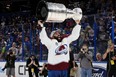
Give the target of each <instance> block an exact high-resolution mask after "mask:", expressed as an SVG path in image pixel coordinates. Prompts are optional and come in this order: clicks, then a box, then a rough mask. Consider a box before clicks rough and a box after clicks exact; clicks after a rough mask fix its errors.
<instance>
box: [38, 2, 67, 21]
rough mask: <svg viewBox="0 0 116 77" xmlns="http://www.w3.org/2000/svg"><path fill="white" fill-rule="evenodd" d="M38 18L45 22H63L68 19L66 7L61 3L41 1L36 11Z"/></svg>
mask: <svg viewBox="0 0 116 77" xmlns="http://www.w3.org/2000/svg"><path fill="white" fill-rule="evenodd" d="M36 13H37V14H36V15H37V17H38V18H39V19H40V20H42V21H45V22H63V21H64V20H65V19H66V17H67V16H66V15H67V11H66V7H65V6H64V5H63V4H60V3H51V2H45V1H40V2H39V3H38V6H37V10H36Z"/></svg>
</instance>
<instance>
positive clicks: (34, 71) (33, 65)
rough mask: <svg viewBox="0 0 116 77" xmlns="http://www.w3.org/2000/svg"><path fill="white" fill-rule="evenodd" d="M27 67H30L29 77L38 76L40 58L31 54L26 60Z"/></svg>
mask: <svg viewBox="0 0 116 77" xmlns="http://www.w3.org/2000/svg"><path fill="white" fill-rule="evenodd" d="M26 67H28V73H29V77H33V76H35V77H38V72H39V70H38V67H39V63H38V59H37V58H36V57H35V55H31V56H30V57H29V58H28V59H27V61H26Z"/></svg>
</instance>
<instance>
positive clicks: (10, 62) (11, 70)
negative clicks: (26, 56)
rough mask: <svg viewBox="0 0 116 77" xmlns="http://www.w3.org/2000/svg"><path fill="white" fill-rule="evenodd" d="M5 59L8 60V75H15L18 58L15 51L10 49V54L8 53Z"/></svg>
mask: <svg viewBox="0 0 116 77" xmlns="http://www.w3.org/2000/svg"><path fill="white" fill-rule="evenodd" d="M5 60H6V64H5V68H6V75H7V77H10V76H11V75H12V76H13V77H15V60H16V56H15V52H14V51H12V50H9V54H7V55H6V58H5Z"/></svg>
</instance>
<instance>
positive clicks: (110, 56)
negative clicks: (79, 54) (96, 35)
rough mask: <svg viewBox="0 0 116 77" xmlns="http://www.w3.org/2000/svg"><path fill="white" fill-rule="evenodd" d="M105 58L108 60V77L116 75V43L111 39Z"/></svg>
mask: <svg viewBox="0 0 116 77" xmlns="http://www.w3.org/2000/svg"><path fill="white" fill-rule="evenodd" d="M103 59H104V60H106V61H107V77H112V76H113V77H116V73H115V72H114V71H116V49H115V48H114V43H113V42H112V41H111V40H109V41H108V47H107V50H106V52H105V53H104V54H103Z"/></svg>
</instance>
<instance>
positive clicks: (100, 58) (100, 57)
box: [96, 52, 102, 62]
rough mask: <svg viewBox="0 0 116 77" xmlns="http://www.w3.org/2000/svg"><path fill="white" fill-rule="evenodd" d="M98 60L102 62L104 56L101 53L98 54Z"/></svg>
mask: <svg viewBox="0 0 116 77" xmlns="http://www.w3.org/2000/svg"><path fill="white" fill-rule="evenodd" d="M96 59H97V61H98V62H101V61H102V55H101V53H99V52H98V53H97V54H96Z"/></svg>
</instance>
